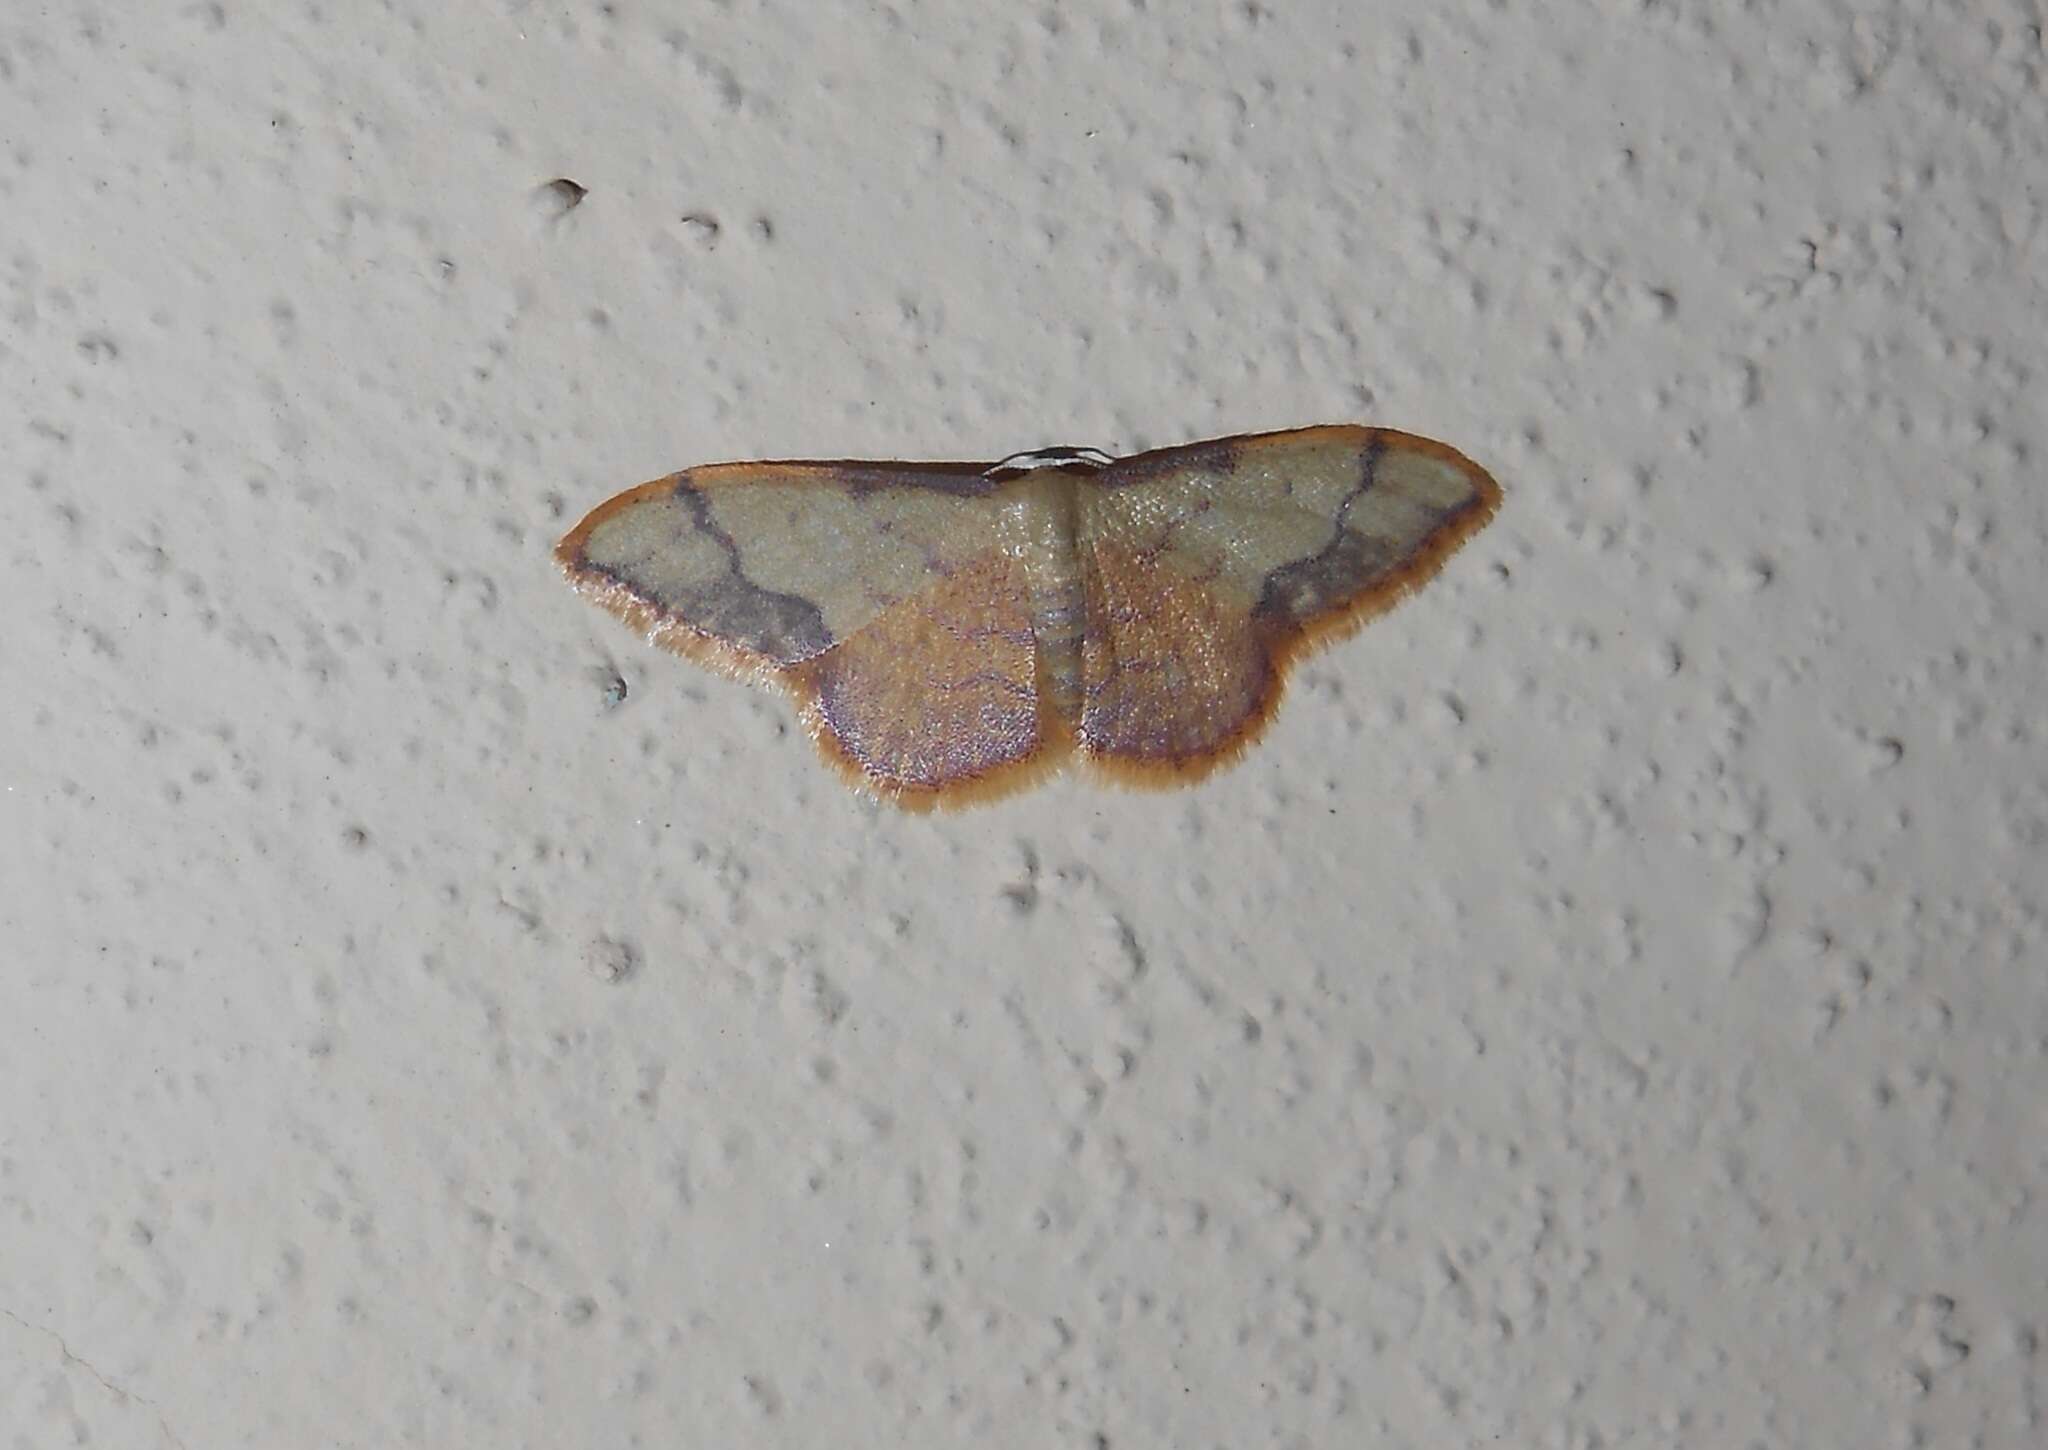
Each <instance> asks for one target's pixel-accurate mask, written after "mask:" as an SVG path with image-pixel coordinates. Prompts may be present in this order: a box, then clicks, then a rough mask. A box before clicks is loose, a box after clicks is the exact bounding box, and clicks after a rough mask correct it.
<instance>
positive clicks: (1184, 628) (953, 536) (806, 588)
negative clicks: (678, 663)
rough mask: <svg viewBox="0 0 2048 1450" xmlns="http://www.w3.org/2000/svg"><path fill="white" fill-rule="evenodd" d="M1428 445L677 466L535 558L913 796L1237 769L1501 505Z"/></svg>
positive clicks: (1251, 440)
mask: <svg viewBox="0 0 2048 1450" xmlns="http://www.w3.org/2000/svg"><path fill="white" fill-rule="evenodd" d="M1500 499H1501V491H1500V486H1499V484H1497V483H1495V482H1494V480H1493V478H1492V476H1491V475H1489V474H1488V473H1487V472H1486V470H1485V469H1483V468H1481V467H1480V466H1479V465H1478V464H1476V463H1474V462H1473V461H1472V460H1471V459H1469V458H1467V457H1465V456H1464V455H1463V454H1462V453H1460V452H1458V451H1457V450H1456V449H1454V448H1451V447H1449V446H1448V445H1446V444H1442V443H1437V442H1434V441H1432V440H1430V439H1427V438H1418V437H1416V436H1414V435H1413V434H1408V433H1398V432H1395V431H1393V430H1391V429H1386V428H1366V427H1358V426H1353V425H1333V426H1323V427H1315V428H1300V429H1294V430H1290V431H1287V432H1279V433H1256V434H1247V435H1240V436H1237V437H1230V438H1217V439H1212V440H1209V441H1207V442H1202V443H1190V444H1187V445H1185V446H1182V447H1177V448H1161V449H1156V450H1154V451H1152V452H1148V453H1139V454H1134V455H1132V456H1130V457H1126V458H1112V457H1110V456H1109V455H1108V454H1105V453H1100V452H1097V451H1095V450H1093V449H1082V448H1053V449H1043V450H1039V451H1037V452H1032V453H1024V454H1015V455H1012V456H1011V457H1009V458H1006V459H1003V460H1002V461H1000V462H997V463H884V462H858V461H836V462H822V461H821V462H763V463H719V464H712V465H709V466H705V467H698V468H688V469H685V470H683V471H682V472H680V473H674V474H670V475H669V476H668V477H666V478H660V479H656V480H655V481H654V482H652V483H646V484H642V485H640V486H639V487H638V488H633V489H628V490H627V491H626V492H624V493H621V494H619V495H617V496H615V497H613V498H611V499H608V500H607V501H606V502H604V503H602V504H599V505H598V506H597V507H596V508H595V509H593V510H591V512H590V513H589V514H588V515H587V516H586V517H585V518H584V519H583V521H582V522H581V523H579V524H577V525H576V527H575V528H573V529H571V530H570V531H569V532H568V533H567V534H566V535H565V536H564V537H563V538H562V540H561V542H560V543H559V544H558V545H557V546H556V548H555V558H556V559H557V561H558V562H559V563H560V564H561V567H562V569H563V570H564V572H565V573H566V574H567V575H568V577H569V580H570V582H571V583H572V584H573V585H574V586H575V587H576V588H577V589H578V590H579V591H581V592H582V593H583V594H584V595H585V596H587V597H588V598H589V599H591V600H592V601H594V602H595V603H597V604H598V605H600V606H602V607H603V608H605V609H607V610H609V611H611V612H612V613H613V614H616V615H617V616H618V617H619V618H620V619H622V620H624V621H625V622H626V623H627V624H628V625H629V626H631V627H632V628H633V629H634V630H635V631H637V632H638V633H640V634H642V635H644V636H645V637H646V638H647V639H648V640H650V641H651V642H652V643H654V644H656V645H659V646H661V647H663V648H665V649H669V650H673V651H674V652H675V653H677V654H680V655H682V656H684V657H685V658H688V659H692V660H695V661H697V662H698V663H699V664H702V665H706V666H708V667H710V668H712V669H714V670H717V671H719V672H721V673H723V674H727V675H732V676H736V677H738V678H741V679H746V680H752V681H755V682H758V683H770V682H772V683H774V684H776V685H779V686H780V687H781V688H783V689H784V690H786V691H787V692H788V693H789V694H790V696H791V697H792V698H793V699H794V700H795V702H796V705H797V709H798V711H799V712H800V714H801V715H802V718H803V723H804V726H805V728H806V729H807V730H808V731H809V733H810V736H811V738H812V740H813V741H814V742H816V744H817V746H818V749H819V751H820V752H821V753H822V754H823V755H824V757H825V759H826V760H827V761H829V762H830V763H831V764H832V765H833V766H835V767H837V768H838V769H839V770H840V771H841V772H842V773H843V774H844V775H845V776H846V777H847V778H848V780H849V781H850V782H852V783H853V784H855V785H856V786H858V787H861V788H863V789H866V790H868V791H871V792H872V793H874V794H875V795H877V796H879V797H881V798H882V799H884V800H887V801H890V802H893V803H894V804H896V805H898V806H902V807H905V808H908V809H911V810H927V809H931V808H933V807H951V806H958V805H965V804H972V803H975V802H979V801H985V800H989V799H992V798H994V797H997V796H1000V795H1004V794H1007V793H1009V792H1011V791H1015V790H1018V789H1021V788H1023V787H1025V786H1027V785H1030V784H1033V783H1035V782H1037V781H1039V780H1041V779H1042V778H1044V777H1045V776H1046V775H1048V774H1049V773H1051V772H1052V771H1054V770H1057V769H1059V768H1060V767H1062V766H1063V765H1066V764H1068V763H1070V762H1075V761H1078V762H1080V763H1082V764H1084V765H1085V766H1087V767H1088V768H1089V769H1090V770H1091V771H1092V772H1093V773H1094V774H1096V775H1098V776H1100V777H1102V778H1105V779H1107V780H1110V781H1114V782H1120V783H1126V784H1132V785H1140V786H1173V785H1181V784H1185V783H1188V782H1192V781H1196V780H1199V779H1201V778H1202V777H1204V776H1206V775H1208V774H1209V773H1210V772H1211V771H1214V770H1216V769H1217V768H1218V767H1220V766H1222V765H1225V764H1227V763H1229V762H1231V761H1234V760H1236V759H1237V758H1238V757H1239V756H1241V755H1242V754H1243V753H1244V752H1245V751H1246V749H1248V748H1249V747H1250V746H1251V744H1252V743H1253V742H1254V741H1255V740H1256V739H1257V738H1258V736H1259V735H1260V733H1261V732H1262V731H1263V730H1264V729H1265V728H1266V725H1267V724H1268V722H1269V721H1270V720H1271V719H1272V716H1273V711H1274V709H1275V707H1276V706H1277V705H1278V703H1279V699H1280V692H1281V686H1282V683H1283V681H1284V679H1285V676H1286V673H1287V670H1288V667H1289V666H1290V665H1291V664H1292V663H1293V662H1294V661H1296V660H1298V659H1300V658H1301V657H1302V656H1303V655H1304V654H1305V653H1307V652H1308V651H1310V650H1312V649H1314V648H1315V647H1317V646H1319V645H1322V644H1325V643H1327V642H1329V641H1331V640H1334V639H1338V638H1341V637H1343V636H1344V635H1347V634H1349V633H1351V632H1352V631H1354V630H1356V629H1357V628H1358V627H1359V626H1360V625H1362V624H1364V623H1365V622H1366V621H1367V620H1369V619H1371V618H1373V617H1374V616H1375V615H1378V614H1380V613H1381V612H1383V611H1384V610H1386V609H1387V608H1389V607H1390V606H1392V605H1393V604H1394V603H1396V602H1397V601H1399V600H1400V599H1401V598H1403V597H1404V596H1405V595H1407V594H1408V593H1410V592H1411V591H1413V590H1414V589H1416V588H1417V587H1419V586H1420V585H1422V584H1424V583H1426V582H1427V581H1428V580H1429V579H1431V578H1432V577H1434V575H1435V574H1436V573H1437V571H1438V570H1439V569H1441V568H1442V567H1443V565H1444V561H1445V560H1446V559H1448V558H1449V557H1450V556H1451V554H1452V553H1453V552H1454V551H1455V550H1456V549H1457V548H1458V547H1459V545H1461V544H1463V543H1464V542H1465V541H1466V540H1467V539H1469V538H1471V537H1472V535H1473V534H1474V533H1476V532H1477V531H1478V530H1479V529H1481V528H1482V527H1484V526H1485V524H1486V522H1487V521H1488V520H1489V519H1491V518H1492V517H1493V514H1494V511H1495V510H1496V509H1497V508H1498V507H1499V506H1500Z"/></svg>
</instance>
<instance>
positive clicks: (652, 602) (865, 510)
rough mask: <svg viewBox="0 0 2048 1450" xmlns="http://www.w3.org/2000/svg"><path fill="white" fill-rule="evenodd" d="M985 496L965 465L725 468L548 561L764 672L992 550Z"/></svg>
mask: <svg viewBox="0 0 2048 1450" xmlns="http://www.w3.org/2000/svg"><path fill="white" fill-rule="evenodd" d="M993 493H994V488H993V486H992V485H991V484H989V483H988V482H987V480H985V479H984V478H982V477H981V476H980V475H979V474H978V473H976V472H973V471H972V470H971V469H970V468H969V467H968V466H966V465H935V466H933V467H932V468H930V469H922V468H899V469H891V468H886V467H876V466H858V465H838V464H809V463H760V464H721V465H717V466H713V467H708V468H695V469H689V470H686V471H685V472H683V473H679V474H674V475H672V476H670V477H668V478H664V479H659V480H657V481H655V482H653V483H650V484H646V485H643V486H642V487H640V488H637V489H633V490H630V491H628V492H626V493H623V494H621V495H619V496H618V497H617V498H614V499H612V500H610V501H609V502H607V503H605V504H604V505H602V506H600V507H599V508H598V509H596V510H594V511H593V512H592V513H591V515H590V516H589V517H588V518H586V519H585V520H584V521H583V522H582V523H581V524H579V525H578V526H577V527H576V529H574V530H572V531H571V532H570V533H569V534H568V535H567V536H566V537H565V538H564V539H563V540H562V542H561V544H560V545H559V546H558V547H557V549H556V556H557V558H559V559H560V560H561V562H562V565H563V567H564V568H565V569H566V570H567V571H568V573H569V575H570V577H571V579H573V580H574V581H575V583H576V585H577V587H578V588H579V589H581V590H583V591H584V592H585V593H586V594H588V595H589V596H590V597H592V598H593V599H595V600H596V601H597V602H598V603H600V604H602V605H604V606H605V607H606V608H608V609H610V610H612V612H613V613H615V614H618V615H620V616H621V617H622V618H624V619H625V620H626V621H627V622H628V623H629V624H632V625H633V626H634V627H635V628H637V629H640V630H641V631H642V632H643V633H645V634H648V635H649V636H650V637H652V638H654V639H655V640H656V642H657V643H660V644H663V645H666V646H668V647H670V648H673V649H676V650H678V651H679V652H681V653H684V654H688V655H691V656H692V657H694V658H698V659H700V660H702V661H704V662H706V663H710V664H715V665H720V666H722V667H724V668H727V669H729V670H731V671H733V672H735V673H750V674H759V673H763V672H769V671H774V670H779V669H781V668H783V667H786V666H789V665H792V664H795V663H798V662H800V661H803V660H808V659H811V658H813V657H815V656H817V655H819V654H821V653H823V652H824V651H826V650H829V649H830V648H832V646H833V645H834V644H836V643H838V642H839V641H841V640H844V639H846V638H848V637H849V636H851V635H853V634H855V633H857V632H859V631H860V630H861V629H863V628H864V627H866V626H867V625H868V624H870V623H872V622H873V621H874V620H875V619H877V618H878V617H880V616H881V615H882V614H883V613H884V612H886V611H888V610H890V609H893V608H895V607H896V606H898V605H900V604H902V603H903V601H904V600H906V599H909V598H912V597H914V596H915V595H917V594H919V593H921V592H924V591H926V590H929V589H930V588H931V587H932V586H933V585H934V583H935V582H937V581H940V580H943V579H944V578H946V577H947V576H948V575H950V574H951V573H952V572H954V571H955V570H957V569H959V568H961V567H962V566H964V565H966V564H967V563H968V562H969V561H971V560H972V559H974V558H975V557H976V556H977V555H980V554H982V553H985V552H986V551H987V550H988V549H989V547H990V544H991V540H992V539H993V538H994V537H995V535H996V531H997V524H998V512H999V509H998V505H997V504H996V503H995V502H994V500H993Z"/></svg>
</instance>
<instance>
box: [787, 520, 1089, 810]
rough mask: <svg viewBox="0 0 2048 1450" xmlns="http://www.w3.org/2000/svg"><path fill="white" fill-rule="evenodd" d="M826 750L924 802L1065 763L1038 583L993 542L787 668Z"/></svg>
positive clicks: (1002, 785)
mask: <svg viewBox="0 0 2048 1450" xmlns="http://www.w3.org/2000/svg"><path fill="white" fill-rule="evenodd" d="M783 679H784V680H785V681H786V682H787V684H788V685H789V687H790V689H791V691H792V692H793V693H794V694H795V695H796V697H797V699H798V700H799V701H800V703H801V705H802V708H803V712H804V719H805V722H806V724H808V725H809V727H810V730H811V735H812V738H813V739H815V740H816V741H817V744H818V748H819V750H820V751H821V752H822V753H823V754H824V756H825V758H826V759H827V760H828V761H830V762H832V763H833V764H834V765H836V766H838V767H839V768H840V769H841V770H842V771H844V772H845V773H846V774H847V775H848V776H849V777H850V778H852V779H853V781H854V782H855V783H856V784H859V785H862V786H864V787H866V788H867V789H870V790H872V791H874V792H876V793H877V794H878V795H881V796H882V797H884V798H885V799H888V800H890V801H893V802H894V803H896V804H897V805H901V806H905V807H908V808H910V809H913V810H923V809H930V808H932V807H935V806H937V807H947V806H955V805H962V804H967V803H970V802H973V801H979V800H986V799H989V798H991V797H993V796H998V795H1003V794H1006V793H1008V792H1010V791H1013V790H1016V789H1019V788H1021V787H1022V786H1024V785H1027V784H1030V783H1031V782H1032V781H1034V780H1036V779H1037V778H1039V776H1041V775H1043V774H1044V773H1046V772H1047V771H1049V770H1051V769H1053V768H1055V767H1056V766H1057V764H1058V763H1059V759H1060V757H1061V756H1063V755H1064V754H1065V751H1066V744H1067V742H1066V739H1065V736H1064V734H1063V733H1062V732H1061V731H1060V730H1059V729H1058V727H1057V723H1056V722H1055V721H1053V720H1052V719H1051V718H1050V716H1049V714H1048V712H1047V711H1046V710H1045V708H1044V706H1043V703H1042V697H1041V693H1040V690H1039V682H1038V650H1037V645H1036V642H1035V641H1034V639H1033V637H1032V630H1031V615H1030V599H1029V586H1028V581H1027V580H1026V578H1025V576H1024V570H1023V568H1022V566H1021V564H1020V563H1019V562H1018V561H1017V560H1016V559H1015V558H1014V557H1013V556H1011V555H1009V554H1006V553H1002V552H990V553H987V554H984V555H982V556H980V557H979V558H977V559H974V560H972V561H970V562H969V563H967V564H965V565H963V566H961V567H959V568H956V569H954V570H953V571H952V572H951V573H949V574H947V575H945V576H944V577H942V578H937V579H934V580H933V581H932V582H931V583H930V585H929V586H928V587H927V588H925V589H924V590H923V591H922V592H920V593H918V594H916V595H914V596H911V597H909V598H906V599H903V600H901V601H900V602H898V603H896V604H895V605H892V606H891V607H890V608H888V609H885V610H883V611H882V612H881V613H880V614H879V615H877V616H876V617H875V618H874V619H872V620H871V621H869V622H868V623H867V624H866V625H865V626H863V627H862V628H861V629H860V630H859V631H857V632H856V633H855V634H853V635H852V636H850V637H849V638H847V639H845V640H842V641H841V642H840V643H838V644H836V645H834V646H833V647H832V648H831V649H829V650H827V651H825V652H824V653H823V654H821V655H819V656H817V657H816V658H815V659H812V660H808V661H805V662H803V663H802V664H798V665H795V666H792V667H791V668H789V669H788V670H786V671H785V672H784V673H783Z"/></svg>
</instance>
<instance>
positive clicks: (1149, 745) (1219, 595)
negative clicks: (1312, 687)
mask: <svg viewBox="0 0 2048 1450" xmlns="http://www.w3.org/2000/svg"><path fill="white" fill-rule="evenodd" d="M1081 574H1082V578H1083V579H1084V580H1085V581H1086V585H1087V599H1088V613H1087V625H1086V628H1085V630H1084V632H1083V634H1082V640H1081V691H1082V693H1081V718H1080V722H1079V726H1078V728H1077V730H1076V732H1075V733H1076V742H1075V743H1076V744H1077V745H1078V746H1079V747H1080V748H1081V750H1082V752H1083V753H1084V754H1086V755H1087V756H1089V757H1090V758H1091V759H1093V760H1097V761H1102V762H1105V763H1109V764H1112V765H1121V766H1124V767H1126V768H1127V769H1129V770H1134V771H1138V772H1141V773H1145V774H1148V775H1151V776H1155V777H1157V778H1158V779H1160V780H1161V781H1162V782H1164V781H1168V780H1175V779H1187V778H1193V777H1196V776H1200V775H1202V774H1205V773H1207V772H1208V771H1209V770H1211V769H1213V768H1214V767H1215V765H1216V764H1217V763H1219V761H1220V760H1221V759H1222V758H1223V757H1224V754H1225V753H1226V752H1227V750H1228V747H1229V746H1230V743H1231V742H1232V741H1233V740H1234V739H1235V738H1236V737H1237V736H1238V735H1239V734H1241V733H1242V730H1243V726H1244V722H1245V720H1246V719H1247V718H1248V717H1250V716H1251V715H1252V714H1253V713H1254V712H1255V711H1257V710H1258V708H1259V703H1260V701H1261V700H1262V699H1263V698H1264V696H1265V693H1266V686H1267V664H1266V657H1265V652H1264V650H1263V649H1262V648H1261V646H1260V641H1259V639H1258V637H1257V635H1256V633H1255V632H1254V630H1253V628H1252V619H1251V600H1250V599H1248V598H1245V597H1243V596H1242V595H1239V596H1238V597H1236V598H1232V597H1231V591H1229V590H1227V589H1219V588H1218V587H1217V582H1216V580H1215V579H1214V578H1209V579H1199V578H1195V577H1192V576H1190V575H1189V574H1187V573H1186V572H1183V571H1182V570H1180V569H1177V568H1173V567H1170V566H1168V565H1167V564H1166V563H1165V561H1164V558H1163V556H1162V555H1161V554H1160V553H1159V552H1158V551H1156V550H1154V551H1147V550H1145V549H1142V548H1140V547H1137V546H1136V545H1135V544H1134V542H1133V541H1132V540H1130V539H1128V538H1123V537H1097V538H1095V539H1093V540H1092V541H1089V542H1084V544H1083V545H1082V550H1081Z"/></svg>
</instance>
